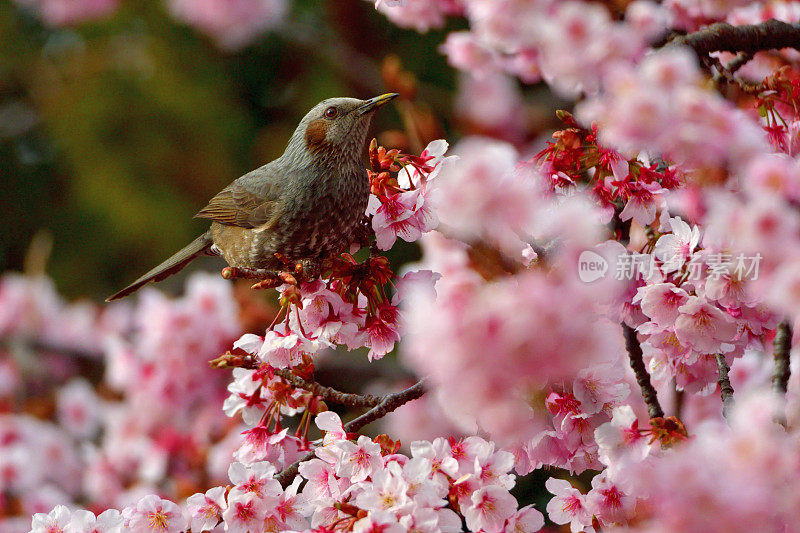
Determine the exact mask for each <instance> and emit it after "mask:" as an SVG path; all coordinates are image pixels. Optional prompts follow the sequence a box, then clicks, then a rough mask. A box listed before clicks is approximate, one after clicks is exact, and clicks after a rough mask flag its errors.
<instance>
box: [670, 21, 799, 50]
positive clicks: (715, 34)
mask: <svg viewBox="0 0 800 533" xmlns="http://www.w3.org/2000/svg"><path fill="white" fill-rule="evenodd" d="M676 45H685V46H689V47H691V48H692V49H694V51H695V52H696V53H697V55H699V56H706V55H708V54H710V53H711V52H731V53H738V52H744V53H749V54H755V53H756V52H761V51H766V50H780V49H781V48H794V49H796V50H800V25H799V24H789V23H787V22H781V21H779V20H775V19H770V20H768V21H766V22H762V23H760V24H744V25H741V26H733V25H731V24H728V23H727V22H717V23H716V24H711V25H710V26H707V27H705V28H703V29H702V30H699V31H696V32H693V33H690V34H688V35H678V36H676V37H674V38H673V39H671V40H670V41H669V42H668V43H667V46H676Z"/></svg>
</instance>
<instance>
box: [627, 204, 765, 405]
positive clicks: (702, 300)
mask: <svg viewBox="0 0 800 533" xmlns="http://www.w3.org/2000/svg"><path fill="white" fill-rule="evenodd" d="M664 222H665V223H664V224H663V225H667V224H666V221H664ZM668 225H669V229H667V228H664V227H662V231H664V233H663V234H662V235H661V236H660V237H658V239H657V240H656V241H655V243H654V246H653V249H652V256H651V257H649V258H648V257H646V256H638V257H637V262H638V264H639V265H641V266H642V267H643V268H642V269H641V270H642V274H643V275H642V281H641V283H640V285H639V287H638V289H637V292H636V295H635V296H634V297H633V299H632V304H633V307H632V314H631V315H630V317H629V322H630V323H631V325H634V326H637V329H638V331H639V332H640V333H642V334H644V335H645V337H644V342H643V343H642V350H643V352H644V355H645V359H646V360H647V361H648V362H649V367H650V371H651V373H652V375H653V377H654V378H655V379H656V380H658V381H661V382H667V381H670V380H672V379H675V380H676V383H677V386H678V388H679V389H687V390H690V391H692V392H695V393H701V394H708V393H710V392H712V391H713V390H714V389H715V387H716V382H717V363H716V359H715V354H725V356H726V357H727V358H729V359H732V358H736V357H741V356H742V355H743V353H744V350H745V349H746V348H749V347H752V346H756V347H762V346H763V343H764V341H766V340H768V336H769V335H770V334H771V331H772V330H773V329H774V328H775V326H777V323H778V318H777V316H776V315H775V314H773V313H771V312H769V311H768V310H767V309H766V308H765V307H764V306H763V304H762V303H761V302H760V301H759V300H757V299H755V298H754V297H753V296H752V295H751V294H750V293H749V292H750V291H748V287H749V286H750V284H751V282H752V278H753V277H756V278H757V276H758V274H757V272H756V271H755V268H758V261H759V258H758V256H753V257H746V256H744V255H742V256H738V257H741V260H739V259H738V258H737V257H734V256H732V255H731V254H730V253H729V252H727V251H725V250H724V249H721V248H718V247H715V246H713V245H711V244H706V245H705V246H703V247H701V243H700V232H699V229H698V228H697V227H696V226H695V227H690V226H689V225H688V224H687V223H686V222H684V221H683V220H681V219H680V218H678V217H675V218H672V219H670V220H669V224H668Z"/></svg>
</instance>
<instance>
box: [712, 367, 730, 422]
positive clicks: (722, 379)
mask: <svg viewBox="0 0 800 533" xmlns="http://www.w3.org/2000/svg"><path fill="white" fill-rule="evenodd" d="M715 357H716V358H717V371H718V372H719V378H718V379H717V382H718V383H719V394H720V397H721V398H722V416H724V417H725V418H726V419H727V418H728V416H729V415H730V413H731V411H732V410H733V406H734V403H735V402H734V400H733V386H732V385H731V380H730V378H729V377H728V371H730V367H729V366H728V362H727V361H726V360H725V356H724V355H722V354H720V353H718V354H716V356H715Z"/></svg>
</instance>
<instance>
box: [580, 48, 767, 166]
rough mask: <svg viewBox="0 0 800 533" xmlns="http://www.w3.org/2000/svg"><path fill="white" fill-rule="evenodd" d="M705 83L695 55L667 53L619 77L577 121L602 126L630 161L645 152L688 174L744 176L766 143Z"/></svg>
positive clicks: (622, 70) (583, 107) (618, 72)
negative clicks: (726, 169) (734, 171)
mask: <svg viewBox="0 0 800 533" xmlns="http://www.w3.org/2000/svg"><path fill="white" fill-rule="evenodd" d="M701 79H702V78H701V76H700V72H699V70H698V67H697V64H696V60H695V59H694V58H693V57H692V55H691V52H690V51H689V50H682V49H674V50H665V51H661V52H658V53H656V54H653V55H651V56H648V57H647V58H646V59H644V60H643V61H642V62H641V63H640V64H639V65H638V66H636V67H631V66H620V67H619V68H617V69H615V70H613V73H612V74H611V75H609V77H608V82H607V84H606V91H605V92H604V93H603V94H602V95H599V96H597V97H595V98H592V99H590V100H588V101H586V102H584V103H582V104H580V105H579V106H578V109H577V117H578V119H579V120H580V121H582V122H584V123H587V124H588V123H597V125H598V127H599V130H600V141H601V142H602V143H603V144H604V145H606V146H610V147H613V148H615V149H617V150H619V151H620V152H621V153H623V154H624V155H625V156H626V157H635V156H636V155H637V154H639V152H642V151H644V152H645V153H649V154H650V155H651V156H660V157H663V158H665V159H668V160H670V161H673V162H675V163H678V164H680V165H682V166H683V168H684V169H693V168H698V167H700V168H702V167H719V166H725V165H731V166H733V167H734V168H742V167H743V166H746V165H747V163H749V161H750V159H751V158H752V157H754V156H755V155H757V154H759V153H763V152H765V151H766V150H767V147H766V145H765V143H764V140H763V136H762V135H761V133H760V131H759V128H758V126H757V125H756V124H755V122H754V121H753V120H751V119H750V118H749V117H747V116H746V115H745V113H744V112H742V111H740V110H738V109H737V108H736V107H735V106H733V105H732V104H730V103H729V102H727V101H726V100H724V99H723V98H722V97H721V96H718V95H716V94H714V93H712V92H711V91H709V90H707V89H706V88H703V87H702V86H701Z"/></svg>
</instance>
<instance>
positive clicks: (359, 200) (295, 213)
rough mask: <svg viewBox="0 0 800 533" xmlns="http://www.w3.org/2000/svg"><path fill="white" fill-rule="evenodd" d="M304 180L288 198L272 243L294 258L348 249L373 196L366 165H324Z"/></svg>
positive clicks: (280, 250)
mask: <svg viewBox="0 0 800 533" xmlns="http://www.w3.org/2000/svg"><path fill="white" fill-rule="evenodd" d="M303 181H304V182H305V183H304V185H303V186H302V187H297V188H293V189H294V190H293V191H292V192H293V194H290V195H289V196H290V197H289V198H288V199H287V203H286V205H285V206H284V209H283V214H284V216H283V217H281V221H280V222H279V224H278V225H277V226H278V227H276V228H275V230H274V231H275V233H276V235H275V239H274V242H273V243H272V246H273V247H274V248H276V249H277V251H279V252H280V253H282V254H284V255H286V256H289V257H291V258H311V257H314V258H316V257H324V256H326V255H328V254H331V253H338V252H342V251H345V249H346V247H347V245H348V244H349V243H350V242H351V241H352V239H353V233H354V231H355V229H356V227H357V226H358V224H359V223H360V221H361V220H362V218H363V216H364V212H365V211H366V207H367V200H368V198H369V183H368V181H367V176H366V172H365V170H364V168H363V166H361V165H360V164H358V165H347V166H340V167H338V168H337V167H334V168H330V167H328V168H322V169H318V170H317V171H316V172H315V173H314V175H312V176H308V179H306V180H303Z"/></svg>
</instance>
